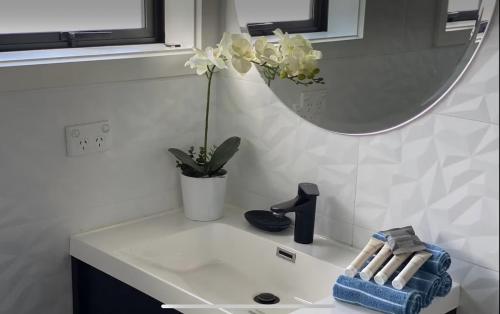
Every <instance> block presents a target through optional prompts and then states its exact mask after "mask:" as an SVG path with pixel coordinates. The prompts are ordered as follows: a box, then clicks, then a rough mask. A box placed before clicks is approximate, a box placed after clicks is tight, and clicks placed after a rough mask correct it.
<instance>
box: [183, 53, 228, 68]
mask: <svg viewBox="0 0 500 314" xmlns="http://www.w3.org/2000/svg"><path fill="white" fill-rule="evenodd" d="M194 52H195V54H194V56H192V57H191V58H190V59H189V60H188V61H187V62H186V64H185V66H186V67H190V68H191V69H193V70H196V74H198V75H205V74H206V73H207V72H208V71H209V68H210V67H214V66H215V67H216V68H218V69H221V70H223V69H225V68H226V67H227V66H226V63H225V59H224V56H223V55H222V51H221V50H220V49H218V48H216V49H214V48H212V47H207V48H206V49H205V51H203V50H200V49H194Z"/></svg>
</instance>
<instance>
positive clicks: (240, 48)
mask: <svg viewBox="0 0 500 314" xmlns="http://www.w3.org/2000/svg"><path fill="white" fill-rule="evenodd" d="M219 48H220V49H221V50H222V54H223V55H224V56H225V57H226V58H227V60H228V61H230V62H231V64H232V66H233V68H234V69H235V70H236V71H237V72H239V73H240V74H246V73H248V71H250V69H251V68H252V62H253V61H255V59H256V58H255V50H254V48H253V46H252V40H251V38H250V36H248V35H243V34H229V33H224V36H223V37H222V41H221V43H220V44H219Z"/></svg>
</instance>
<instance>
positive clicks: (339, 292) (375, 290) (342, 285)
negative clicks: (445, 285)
mask: <svg viewBox="0 0 500 314" xmlns="http://www.w3.org/2000/svg"><path fill="white" fill-rule="evenodd" d="M333 296H334V297H335V299H337V300H339V301H341V302H347V303H350V304H355V305H360V306H363V307H365V308H368V309H371V310H374V311H378V312H382V313H387V314H418V313H420V311H421V310H422V305H423V302H424V300H423V299H424V296H423V294H422V293H420V292H419V291H417V290H415V289H411V288H405V289H403V290H401V291H399V290H396V289H394V288H392V287H391V286H390V285H389V284H386V285H385V286H380V285H377V284H376V283H375V282H373V281H363V280H361V279H360V278H359V277H356V278H350V277H346V276H340V277H339V278H338V279H337V283H336V284H335V286H334V287H333Z"/></svg>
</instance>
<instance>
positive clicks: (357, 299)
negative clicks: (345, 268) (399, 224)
mask: <svg viewBox="0 0 500 314" xmlns="http://www.w3.org/2000/svg"><path fill="white" fill-rule="evenodd" d="M375 238H377V239H379V240H382V241H385V237H384V236H383V235H380V234H377V235H375ZM426 247H427V251H428V252H430V253H432V257H431V258H430V259H429V260H428V261H427V262H426V263H425V265H424V266H423V267H422V268H421V269H420V270H419V271H418V272H417V273H416V274H415V276H413V278H412V279H411V280H410V281H409V282H408V284H407V285H406V287H405V288H404V289H403V290H397V289H395V288H394V287H392V285H391V281H392V280H390V281H388V283H386V284H385V285H383V286H381V285H378V284H376V283H375V282H373V281H363V280H362V279H361V278H360V277H359V275H358V276H356V277H355V278H349V277H347V276H340V277H339V279H338V280H337V283H336V284H335V286H334V288H333V296H334V297H335V298H336V299H337V300H339V301H342V302H347V303H351V304H356V305H360V306H363V307H365V308H369V309H372V310H375V311H379V312H382V313H390V314H418V313H420V311H421V310H422V309H423V308H426V307H428V306H429V305H430V304H431V303H432V302H433V300H434V298H435V297H445V296H446V295H448V294H449V293H450V291H451V288H452V283H453V280H452V278H451V276H450V275H449V274H448V273H447V271H448V269H449V268H450V266H451V258H450V255H449V254H448V253H447V252H446V251H444V250H443V249H441V248H439V247H437V246H434V245H426ZM403 267H404V266H403ZM398 274H399V271H398V272H396V273H395V274H394V275H393V276H392V279H394V278H395V277H396V276H397V275H398Z"/></svg>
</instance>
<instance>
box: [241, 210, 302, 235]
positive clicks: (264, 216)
mask: <svg viewBox="0 0 500 314" xmlns="http://www.w3.org/2000/svg"><path fill="white" fill-rule="evenodd" d="M245 218H246V220H247V221H248V222H249V223H250V224H251V225H252V226H254V227H256V228H258V229H261V230H264V231H268V232H281V231H285V230H286V229H288V228H289V227H290V225H291V224H292V220H291V219H290V218H288V217H286V216H281V217H280V216H276V215H275V214H273V213H272V212H271V211H267V210H253V211H249V212H247V213H245Z"/></svg>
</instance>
